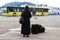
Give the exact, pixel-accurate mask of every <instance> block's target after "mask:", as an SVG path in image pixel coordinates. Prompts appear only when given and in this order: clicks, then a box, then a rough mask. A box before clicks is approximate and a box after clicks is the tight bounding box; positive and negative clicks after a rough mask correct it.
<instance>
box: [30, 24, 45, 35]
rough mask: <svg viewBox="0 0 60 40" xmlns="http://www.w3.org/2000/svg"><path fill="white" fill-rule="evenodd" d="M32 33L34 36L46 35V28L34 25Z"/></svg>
mask: <svg viewBox="0 0 60 40" xmlns="http://www.w3.org/2000/svg"><path fill="white" fill-rule="evenodd" d="M31 32H32V34H38V33H44V32H45V28H44V27H43V26H41V25H39V24H32V28H31Z"/></svg>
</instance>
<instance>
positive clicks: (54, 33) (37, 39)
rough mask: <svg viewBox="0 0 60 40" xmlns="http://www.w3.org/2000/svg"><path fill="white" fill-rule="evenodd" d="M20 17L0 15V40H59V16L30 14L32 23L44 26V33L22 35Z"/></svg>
mask: <svg viewBox="0 0 60 40" xmlns="http://www.w3.org/2000/svg"><path fill="white" fill-rule="evenodd" d="M19 18H20V17H6V16H5V17H4V16H0V40H60V16H59V15H54V16H32V18H31V19H30V21H31V25H32V24H40V25H42V26H43V27H45V29H46V30H45V33H39V34H30V37H22V35H21V34H20V33H21V24H19Z"/></svg>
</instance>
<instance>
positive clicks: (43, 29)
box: [39, 25, 45, 33]
mask: <svg viewBox="0 0 60 40" xmlns="http://www.w3.org/2000/svg"><path fill="white" fill-rule="evenodd" d="M39 27H40V28H39V33H44V32H45V28H44V27H43V26H42V25H39Z"/></svg>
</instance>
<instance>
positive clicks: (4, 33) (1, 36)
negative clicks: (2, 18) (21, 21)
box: [0, 31, 11, 37]
mask: <svg viewBox="0 0 60 40" xmlns="http://www.w3.org/2000/svg"><path fill="white" fill-rule="evenodd" d="M10 32H11V31H9V32H7V33H4V34H2V35H1V36H0V37H3V36H5V35H7V34H9V33H10Z"/></svg>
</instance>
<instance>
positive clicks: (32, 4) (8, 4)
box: [4, 2, 36, 6]
mask: <svg viewBox="0 0 60 40" xmlns="http://www.w3.org/2000/svg"><path fill="white" fill-rule="evenodd" d="M25 4H26V5H29V6H36V4H34V3H30V2H11V3H7V4H5V5H4V6H21V5H25Z"/></svg>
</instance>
